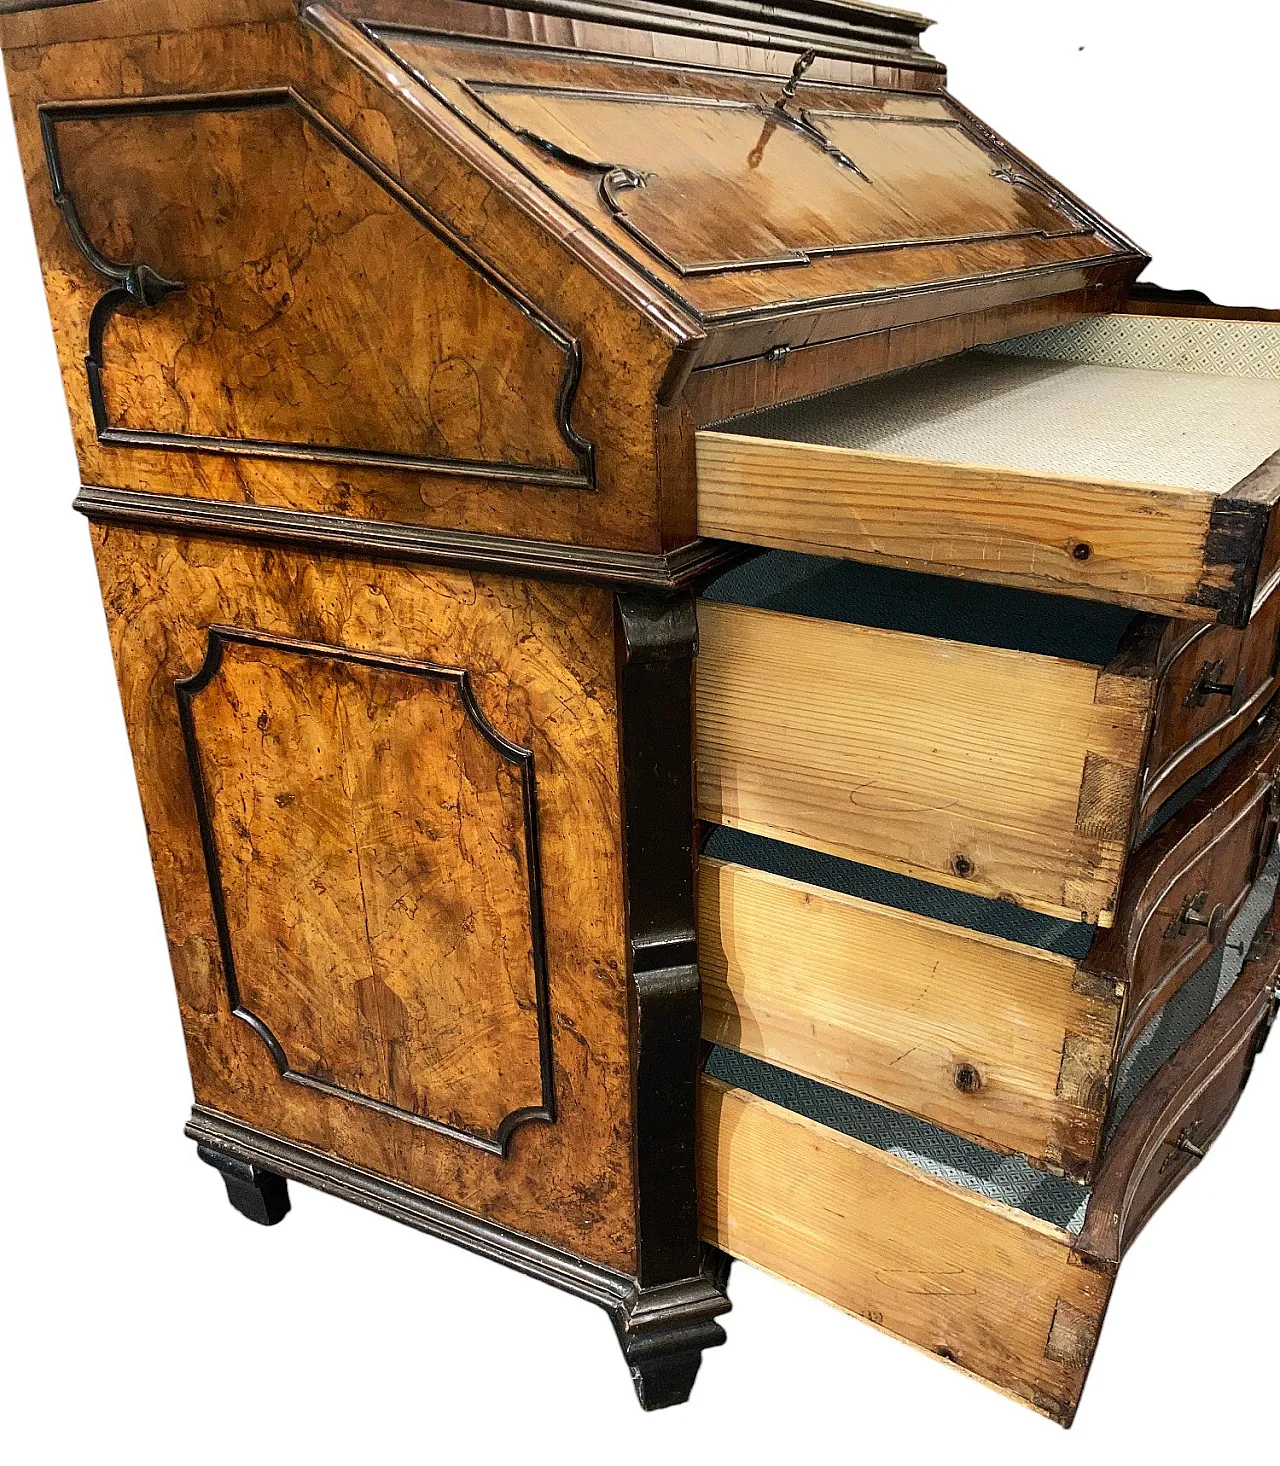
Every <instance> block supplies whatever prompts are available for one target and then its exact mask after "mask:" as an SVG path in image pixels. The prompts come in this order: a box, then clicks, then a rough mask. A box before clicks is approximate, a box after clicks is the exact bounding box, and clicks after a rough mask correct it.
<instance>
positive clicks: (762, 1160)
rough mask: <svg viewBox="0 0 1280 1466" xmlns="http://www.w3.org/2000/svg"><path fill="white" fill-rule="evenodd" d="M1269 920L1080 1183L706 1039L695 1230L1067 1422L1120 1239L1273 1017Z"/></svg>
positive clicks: (1179, 1171) (1143, 1217) (1168, 1187)
mask: <svg viewBox="0 0 1280 1466" xmlns="http://www.w3.org/2000/svg"><path fill="white" fill-rule="evenodd" d="M1269 887H1270V889H1269V891H1268V897H1267V898H1268V899H1271V896H1270V891H1271V890H1273V889H1274V885H1273V884H1270V883H1269ZM1276 924H1277V918H1276V913H1275V911H1274V908H1273V910H1272V913H1271V916H1270V919H1269V920H1268V923H1267V925H1266V926H1265V927H1264V929H1263V931H1262V932H1261V933H1260V934H1259V936H1258V938H1257V940H1256V941H1255V942H1254V944H1253V947H1252V949H1251V951H1250V954H1249V959H1248V961H1246V963H1245V964H1244V969H1243V971H1242V972H1241V973H1240V975H1239V976H1238V977H1237V978H1236V980H1235V982H1234V984H1233V985H1232V986H1231V987H1230V988H1229V990H1228V991H1227V993H1226V995H1225V997H1223V998H1222V1000H1221V1002H1220V1004H1219V1005H1218V1006H1217V1007H1216V1008H1215V1009H1214V1010H1213V1011H1212V1014H1211V1016H1210V1017H1209V1018H1208V1019H1207V1021H1205V1022H1204V1023H1203V1025H1202V1026H1201V1027H1200V1028H1199V1029H1198V1031H1195V1032H1194V1033H1193V1036H1192V1037H1190V1038H1189V1039H1187V1040H1186V1041H1185V1042H1182V1043H1181V1044H1180V1046H1178V1047H1176V1048H1175V1049H1174V1052H1173V1053H1172V1056H1171V1057H1170V1058H1169V1059H1168V1060H1167V1061H1166V1062H1165V1063H1164V1064H1163V1065H1161V1066H1160V1067H1159V1068H1158V1069H1157V1071H1156V1073H1155V1075H1154V1077H1153V1078H1151V1079H1150V1080H1149V1082H1147V1083H1146V1084H1145V1085H1144V1086H1143V1087H1142V1088H1141V1090H1140V1091H1139V1092H1138V1094H1137V1097H1136V1099H1134V1100H1133V1102H1132V1105H1131V1107H1130V1108H1129V1110H1128V1112H1127V1113H1126V1114H1125V1116H1124V1118H1123V1119H1122V1120H1121V1121H1120V1123H1119V1125H1118V1127H1117V1128H1116V1130H1115V1132H1114V1134H1113V1135H1112V1137H1111V1139H1110V1142H1109V1144H1108V1147H1107V1155H1106V1159H1105V1161H1104V1163H1103V1166H1102V1169H1101V1171H1100V1172H1099V1175H1098V1178H1097V1182H1096V1184H1095V1186H1094V1188H1093V1190H1092V1192H1088V1191H1086V1190H1085V1189H1084V1188H1082V1187H1077V1186H1072V1185H1070V1184H1069V1183H1067V1182H1061V1181H1058V1182H1054V1181H1050V1180H1048V1179H1046V1178H1043V1177H1041V1178H1040V1180H1039V1181H1037V1180H1036V1179H1035V1178H1036V1174H1037V1173H1035V1172H1031V1171H1029V1170H1023V1171H1020V1169H1019V1163H1018V1162H1016V1161H1002V1160H1001V1158H1000V1157H998V1156H993V1155H991V1154H990V1153H989V1152H986V1151H979V1150H978V1149H977V1147H966V1146H965V1145H964V1144H963V1143H962V1142H958V1141H954V1139H953V1138H951V1137H949V1136H947V1135H946V1134H945V1132H942V1131H937V1130H933V1129H932V1127H919V1126H914V1127H913V1126H912V1125H911V1124H910V1122H904V1121H903V1120H902V1119H901V1117H896V1116H893V1115H892V1114H891V1113H890V1112H887V1111H877V1110H876V1108H875V1107H873V1106H860V1103H859V1102H858V1101H853V1100H848V1099H847V1098H844V1097H842V1096H841V1095H840V1094H839V1092H837V1091H833V1090H829V1089H824V1088H823V1087H822V1086H820V1085H815V1084H811V1083H809V1082H807V1081H805V1080H801V1079H797V1078H795V1077H794V1076H792V1075H789V1074H787V1073H786V1072H785V1071H782V1070H779V1069H773V1068H771V1067H769V1066H767V1065H759V1064H756V1063H755V1062H754V1061H751V1060H745V1059H742V1058H741V1057H740V1056H738V1055H734V1054H732V1053H727V1052H726V1051H723V1050H719V1049H717V1050H714V1051H713V1053H712V1056H711V1060H710V1062H709V1065H708V1068H709V1071H710V1072H709V1073H708V1075H707V1076H706V1077H704V1079H703V1089H702V1129H701V1178H702V1228H703V1235H704V1236H705V1237H706V1239H707V1240H708V1241H709V1242H713V1243H714V1244H715V1245H716V1246H717V1247H721V1248H723V1249H725V1250H726V1251H727V1252H729V1253H731V1254H732V1255H733V1256H734V1257H738V1258H742V1259H744V1260H745V1261H748V1262H751V1263H754V1264H755V1265H756V1266H758V1267H762V1268H764V1269H765V1270H766V1271H768V1272H771V1273H775V1274H777V1275H778V1276H779V1277H782V1278H784V1279H786V1280H788V1281H790V1282H793V1283H796V1284H798V1285H799V1286H800V1287H802V1288H804V1289H806V1290H807V1291H809V1292H812V1293H816V1294H818V1295H820V1296H821V1297H823V1298H826V1299H828V1300H830V1301H831V1302H832V1303H835V1304H836V1305H837V1306H839V1307H841V1308H843V1309H846V1310H848V1311H849V1312H850V1313H855V1314H858V1315H860V1316H861V1317H863V1318H867V1319H869V1320H870V1321H871V1322H873V1323H875V1324H877V1325H878V1326H879V1327H881V1328H883V1329H885V1330H887V1331H888V1332H889V1333H892V1334H897V1335H898V1336H900V1337H901V1338H903V1339H905V1340H907V1341H908V1342H910V1343H912V1344H915V1345H918V1346H919V1347H920V1348H922V1349H926V1350H928V1351H930V1352H931V1353H934V1354H936V1355H938V1356H939V1357H940V1358H942V1359H945V1360H947V1361H949V1362H951V1363H953V1364H956V1365H958V1366H959V1367H960V1368H961V1369H964V1370H967V1371H969V1372H970V1373H972V1374H975V1375H977V1376H979V1377H980V1378H982V1379H985V1380H987V1381H988V1382H990V1383H991V1384H993V1385H995V1386H996V1387H997V1388H999V1389H1001V1390H1003V1391H1005V1392H1007V1393H1009V1394H1011V1395H1014V1396H1016V1397H1017V1398H1019V1399H1021V1400H1023V1401H1025V1402H1026V1403H1027V1404H1029V1405H1031V1406H1032V1407H1033V1408H1034V1409H1036V1410H1039V1411H1041V1412H1042V1413H1044V1414H1046V1415H1048V1416H1050V1417H1051V1418H1053V1419H1055V1420H1057V1421H1059V1422H1060V1423H1062V1424H1063V1425H1068V1424H1070V1422H1071V1418H1072V1416H1073V1415H1074V1413H1075V1408H1076V1405H1077V1404H1078V1402H1079V1399H1080V1393H1081V1391H1082V1389H1083V1388H1084V1382H1085V1377H1086V1375H1087V1373H1088V1369H1089V1365H1090V1363H1091V1361H1092V1359H1093V1354H1094V1349H1095V1348H1096V1345H1097V1339H1098V1331H1099V1329H1100V1327H1101V1324H1102V1319H1103V1315H1104V1313H1105V1312H1106V1307H1107V1303H1108V1300H1109V1298H1110V1295H1111V1288H1112V1284H1113V1282H1114V1279H1115V1275H1116V1269H1117V1267H1118V1266H1119V1263H1120V1260H1121V1258H1122V1256H1123V1255H1124V1252H1125V1250H1126V1249H1127V1247H1128V1246H1129V1244H1130V1242H1131V1241H1132V1240H1133V1238H1134V1237H1135V1236H1136V1234H1137V1232H1138V1231H1139V1230H1140V1228H1141V1227H1142V1226H1143V1225H1144V1223H1145V1222H1146V1221H1147V1219H1148V1218H1149V1217H1150V1215H1151V1214H1152V1212H1154V1210H1155V1209H1156V1207H1157V1206H1159V1205H1160V1203H1161V1202H1162V1201H1163V1200H1164V1199H1165V1197H1166V1196H1167V1195H1168V1194H1169V1193H1170V1192H1171V1191H1172V1190H1173V1188H1174V1187H1175V1186H1176V1185H1177V1184H1178V1182H1180V1181H1181V1180H1182V1179H1183V1177H1184V1176H1185V1175H1186V1174H1187V1173H1188V1172H1189V1171H1190V1170H1191V1169H1192V1168H1193V1167H1194V1165H1195V1164H1196V1162H1197V1161H1198V1159H1199V1158H1200V1157H1201V1156H1202V1155H1203V1153H1204V1152H1205V1150H1206V1149H1207V1148H1208V1146H1209V1145H1210V1143H1211V1142H1212V1140H1213V1139H1214V1137H1215V1136H1216V1135H1217V1134H1218V1132H1219V1131H1220V1130H1221V1129H1222V1127H1223V1125H1224V1124H1225V1123H1226V1121H1227V1119H1228V1117H1229V1116H1230V1114H1231V1111H1232V1109H1233V1108H1234V1107H1235V1104H1236V1101H1237V1099H1238V1098H1239V1095H1240V1092H1241V1090H1242V1089H1243V1087H1244V1085H1245V1083H1246V1081H1247V1079H1248V1077H1249V1072H1250V1069H1251V1067H1252V1064H1253V1060H1254V1058H1255V1056H1256V1054H1257V1052H1258V1050H1259V1049H1260V1047H1261V1045H1262V1042H1263V1041H1264V1039H1265V1037H1266V1035H1267V1032H1268V1031H1269V1028H1270V1026H1271V1023H1272V1021H1273V1019H1274V1016H1275V1009H1276V998H1275V984H1276V981H1277V977H1278V975H1280V934H1278V933H1277V929H1276ZM1221 965H1222V964H1221V962H1220V961H1215V962H1211V963H1210V964H1208V965H1207V967H1206V969H1205V970H1204V971H1203V973H1201V974H1198V975H1197V979H1196V981H1195V982H1193V983H1188V984H1187V985H1186V986H1185V987H1184V988H1183V991H1182V993H1180V994H1179V996H1178V998H1177V999H1176V1000H1175V1002H1174V1003H1172V1004H1170V1006H1169V1008H1167V1009H1166V1010H1165V1014H1164V1015H1162V1017H1163V1018H1164V1020H1165V1021H1166V1022H1169V1023H1170V1024H1171V1025H1173V1026H1174V1028H1175V1032H1174V1034H1173V1040H1176V1039H1177V1037H1178V1036H1179V1031H1180V1030H1178V1029H1177V1023H1179V1022H1181V1023H1182V1024H1183V1025H1184V1026H1185V1024H1186V1021H1187V1019H1186V1015H1183V1014H1180V1013H1178V1012H1176V1011H1175V1010H1176V1009H1177V1008H1178V1007H1179V1006H1181V1005H1184V1004H1185V1005H1187V1006H1188V1007H1190V1008H1191V1009H1192V1013H1191V1015H1190V1020H1191V1022H1194V1021H1195V1018H1196V1016H1197V1008H1198V1011H1199V1012H1202V1011H1203V1010H1204V1009H1205V1008H1207V1007H1208V1006H1209V1005H1211V1004H1212V1003H1213V1001H1214V999H1215V998H1216V997H1217V995H1218V990H1219V988H1220V987H1221V986H1222V984H1223V983H1224V981H1225V978H1226V977H1227V976H1229V974H1225V975H1221V976H1220V968H1221ZM1196 989H1199V991H1196ZM716 1074H720V1075H721V1076H722V1077H714V1076H715V1075H716ZM890 1147H892V1149H893V1151H894V1153H892V1154H891V1153H890Z"/></svg>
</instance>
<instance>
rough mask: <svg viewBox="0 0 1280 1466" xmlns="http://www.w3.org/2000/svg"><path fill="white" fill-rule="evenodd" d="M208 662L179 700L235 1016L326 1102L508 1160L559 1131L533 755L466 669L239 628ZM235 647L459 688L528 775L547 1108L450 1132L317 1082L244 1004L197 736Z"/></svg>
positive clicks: (469, 709) (524, 795)
mask: <svg viewBox="0 0 1280 1466" xmlns="http://www.w3.org/2000/svg"><path fill="white" fill-rule="evenodd" d="M208 636H209V640H208V646H207V649H206V652H205V659H204V662H203V664H202V665H201V666H200V668H199V669H198V670H197V671H196V672H194V673H192V675H191V676H189V677H181V678H179V679H178V680H177V681H176V682H175V683H174V690H175V692H176V694H177V700H178V717H179V721H180V722H181V725H182V738H183V743H184V745H185V749H186V755H187V768H188V771H189V773H190V776H191V788H192V793H193V795H194V797H195V804H196V817H197V820H198V822H199V826H200V843H201V846H202V847H203V850H204V860H205V869H206V872H207V875H208V880H209V895H210V899H211V901H212V904H213V916H214V924H215V926H216V927H217V932H218V946H219V950H220V953H221V957H222V971H223V980H224V982H225V984H226V990H227V999H228V1001H229V1003H230V1005H231V1012H232V1014H233V1015H234V1016H235V1017H236V1018H239V1019H240V1020H241V1022H243V1023H245V1024H247V1025H248V1026H249V1027H250V1028H251V1029H252V1030H253V1031H254V1033H256V1034H257V1035H258V1037H259V1038H260V1039H261V1040H262V1042H263V1044H264V1045H265V1046H266V1049H267V1051H268V1053H269V1054H270V1055H271V1058H272V1060H273V1061H274V1063H275V1066H276V1068H277V1069H278V1070H279V1072H280V1075H281V1077H282V1078H284V1079H288V1080H292V1081H293V1082H294V1083H295V1084H301V1085H305V1086H306V1087H307V1088H308V1089H314V1090H318V1091H319V1092H320V1093H322V1094H328V1095H333V1096H335V1097H336V1098H338V1099H343V1100H348V1101H350V1102H351V1103H352V1104H357V1105H362V1106H364V1107H365V1108H366V1109H371V1110H376V1111H377V1112H378V1113H379V1114H382V1115H387V1116H389V1117H390V1118H392V1119H395V1120H404V1121H406V1122H407V1123H409V1124H411V1125H416V1126H419V1127H420V1128H422V1129H424V1130H431V1131H434V1132H435V1133H436V1134H439V1135H447V1136H450V1137H451V1138H452V1139H454V1140H461V1141H464V1142H465V1143H466V1144H468V1145H474V1146H477V1147H478V1148H479V1149H481V1150H486V1151H489V1152H491V1153H492V1154H494V1155H500V1156H504V1157H505V1156H506V1154H507V1152H508V1150H509V1148H510V1144H511V1137H512V1135H513V1134H514V1133H515V1131H516V1130H518V1129H519V1127H520V1126H521V1125H525V1124H528V1123H530V1122H533V1121H540V1122H543V1123H546V1124H554V1123H555V1118H556V1113H555V1076H554V1074H553V1072H552V1044H551V1003H550V996H549V993H548V985H547V950H546V934H545V930H544V924H543V912H542V867H541V858H540V851H539V839H538V800H537V790H536V786H535V780H534V767H533V752H532V750H530V749H527V748H521V747H520V746H519V745H518V744H515V743H512V742H511V741H510V740H509V739H507V738H504V737H503V736H502V734H501V733H499V732H498V730H497V729H496V728H495V727H494V726H493V724H492V723H490V722H489V720H488V718H487V717H486V716H485V714H484V711H483V709H482V708H481V707H480V705H479V703H478V702H477V701H476V696H475V691H474V689H473V687H472V685H471V677H470V674H469V673H468V672H466V671H465V670H464V669H462V668H459V667H442V666H438V665H436V664H435V663H434V662H415V661H410V660H408V659H407V658H403V657H385V656H376V655H374V654H372V653H369V652H360V651H353V650H352V649H350V648H349V647H341V646H332V645H329V644H328V643H323V642H308V641H299V640H296V639H295V638H293V637H285V636H272V635H269V634H267V633H265V632H259V631H245V630H242V629H240V628H238V627H234V626H211V627H210V628H209V632H208ZM229 643H236V644H240V645H245V646H260V647H269V648H272V649H274V650H276V651H282V652H287V653H290V654H292V655H294V656H300V657H311V658H316V659H320V660H324V661H329V662H348V663H353V664H355V665H356V666H360V667H372V668H375V669H379V670H383V671H392V672H400V673H405V674H408V675H410V676H415V677H422V678H425V679H428V680H430V681H433V682H443V683H447V684H449V685H451V686H453V687H454V688H455V689H456V691H457V693H458V697H459V699H460V701H461V703H462V706H463V709H464V710H465V712H466V714H467V717H468V719H469V720H470V722H471V724H472V726H473V727H475V729H476V730H477V731H478V732H479V733H480V734H481V736H482V737H483V738H484V739H485V741H486V742H487V743H488V744H489V745H490V747H492V748H493V749H494V750H495V752H497V753H498V754H499V755H500V756H501V757H502V758H504V759H506V760H507V761H508V762H509V763H511V764H514V765H515V766H516V768H517V769H518V770H519V771H520V787H521V803H522V809H523V823H524V843H525V868H526V873H527V880H528V900H529V932H530V948H531V952H530V955H531V960H532V963H533V974H534V993H535V1004H536V1009H537V1028H538V1057H539V1070H540V1075H541V1088H542V1100H541V1103H540V1104H538V1105H527V1106H524V1107H522V1108H520V1109H516V1110H513V1111H511V1113H510V1114H508V1115H507V1116H505V1117H504V1119H503V1120H502V1122H501V1123H500V1124H499V1126H498V1127H497V1129H496V1130H495V1131H494V1133H493V1134H492V1135H486V1134H481V1133H479V1132H477V1131H474V1130H467V1129H464V1128H462V1127H460V1126H457V1125H449V1124H446V1123H444V1122H443V1121H441V1120H433V1119H431V1118H430V1117H428V1116H426V1115H421V1114H418V1113H416V1112H414V1111H410V1110H405V1109H402V1108H400V1107H399V1106H398V1105H393V1104H388V1103H387V1102H386V1101H384V1100H379V1099H374V1098H372V1097H371V1096H369V1095H365V1094H360V1093H358V1092H357V1091H355V1090H351V1089H346V1088H344V1087H343V1086H342V1085H339V1084H333V1083H331V1082H329V1081H328V1080H323V1079H318V1078H316V1077H315V1076H314V1075H311V1074H305V1073H301V1072H299V1071H297V1070H295V1069H294V1068H292V1066H291V1065H290V1063H289V1058H288V1055H287V1054H286V1053H285V1050H284V1048H283V1046H282V1045H281V1043H280V1041H279V1040H278V1039H277V1038H276V1036H275V1034H274V1033H272V1031H271V1029H270V1028H269V1027H268V1026H267V1025H266V1023H264V1022H263V1020H262V1019H261V1018H259V1017H258V1015H257V1014H256V1013H254V1012H252V1011H251V1010H250V1009H249V1008H248V1007H246V1006H245V1004H244V1003H243V1001H242V999H241V995H240V987H239V983H238V981H237V979H236V962H235V951H234V948H233V946H232V941H231V927H230V922H229V920H228V917H227V906H226V897H225V894H224V891H223V885H222V866H221V860H220V857H219V854H218V843H217V837H216V835H215V833H214V828H213V818H212V811H211V809H210V804H209V793H208V786H207V785H206V783H205V778H204V771H203V764H202V760H201V756H200V741H199V736H198V733H197V729H196V720H195V709H194V701H195V698H196V696H197V695H198V694H199V693H200V692H202V691H203V690H204V689H205V688H206V687H208V686H209V684H210V683H211V682H212V681H213V679H214V677H216V676H217V674H218V671H219V669H220V667H221V665H222V657H223V652H224V649H225V648H226V646H227V645H228V644H229Z"/></svg>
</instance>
